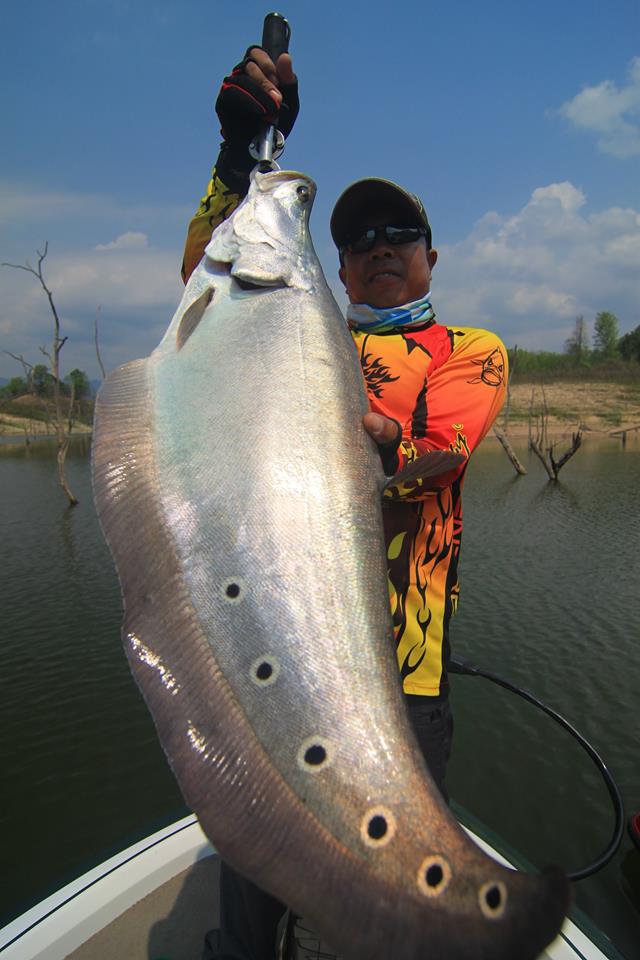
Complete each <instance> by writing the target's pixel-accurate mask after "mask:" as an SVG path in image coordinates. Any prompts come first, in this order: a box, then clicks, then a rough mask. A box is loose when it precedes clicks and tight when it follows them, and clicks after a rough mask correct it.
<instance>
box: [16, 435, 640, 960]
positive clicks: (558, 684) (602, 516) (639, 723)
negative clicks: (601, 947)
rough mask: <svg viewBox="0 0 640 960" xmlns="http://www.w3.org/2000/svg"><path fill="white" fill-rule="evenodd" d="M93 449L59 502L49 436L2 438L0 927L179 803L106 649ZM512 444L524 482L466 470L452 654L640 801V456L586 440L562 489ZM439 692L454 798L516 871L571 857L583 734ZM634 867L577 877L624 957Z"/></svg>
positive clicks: (584, 857)
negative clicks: (516, 688)
mask: <svg viewBox="0 0 640 960" xmlns="http://www.w3.org/2000/svg"><path fill="white" fill-rule="evenodd" d="M88 444H89V441H88V440H87V439H81V440H80V441H76V442H74V444H73V446H72V449H71V451H70V453H69V456H68V461H67V463H68V476H69V482H70V484H71V487H72V489H73V490H74V492H76V494H77V496H78V498H79V500H80V503H79V505H78V506H77V507H75V508H73V509H72V508H69V507H68V506H67V504H66V500H65V498H64V496H63V494H62V492H61V491H60V490H59V488H58V487H57V480H56V473H55V461H54V459H53V457H54V456H55V445H52V444H45V443H37V444H33V445H32V446H31V447H30V448H29V449H28V450H25V449H24V445H21V444H18V443H13V444H4V443H3V444H0V494H1V495H0V537H1V542H2V561H3V562H2V567H1V570H2V581H1V589H2V597H3V621H2V623H3V630H2V638H3V641H2V642H3V653H4V669H3V688H2V698H1V703H2V707H1V709H2V722H1V723H0V749H1V751H2V769H3V773H4V777H3V780H4V783H5V784H6V785H7V786H6V790H5V791H4V796H3V801H4V802H3V804H2V805H0V825H1V829H2V836H1V837H0V847H1V849H2V854H1V855H2V857H3V858H4V859H5V862H4V863H3V867H2V876H3V878H5V880H6V879H8V880H9V883H8V884H7V890H6V892H5V894H4V896H3V898H2V903H3V907H4V911H3V919H4V920H7V919H8V918H9V917H10V916H12V915H14V914H15V913H17V912H18V911H19V910H20V909H23V908H25V907H26V906H28V905H30V903H31V902H33V900H35V899H37V898H40V897H41V896H43V895H44V894H45V893H47V892H50V891H51V890H52V889H55V888H56V887H58V886H59V885H60V884H62V883H63V882H66V881H67V880H69V879H71V877H73V876H75V875H77V874H78V873H79V872H81V871H83V870H84V869H87V868H88V867H90V866H91V865H93V864H94V863H96V862H99V861H100V860H101V859H103V858H104V857H105V856H107V855H109V854H110V853H112V852H114V851H115V850H117V849H120V848H121V847H123V846H124V845H125V844H126V843H128V842H130V841H132V840H133V839H135V838H136V837H140V836H143V835H145V834H146V833H148V832H150V831H151V829H154V828H155V827H156V826H157V825H158V824H159V823H161V822H168V821H170V820H171V819H173V818H175V817H177V816H179V815H180V814H181V813H182V812H183V809H184V808H183V806H182V801H181V798H180V795H179V792H178V790H177V787H176V785H175V783H174V781H173V778H172V776H171V774H170V772H169V770H168V767H167V765H166V762H165V760H164V756H163V754H162V751H161V749H160V747H159V745H158V743H157V740H156V737H155V732H154V729H153V725H152V723H151V720H150V718H149V715H148V713H147V711H146V708H145V706H144V704H143V702H142V698H141V697H140V695H139V694H138V692H137V689H136V688H135V686H134V684H133V681H132V680H131V677H130V674H129V670H128V666H127V664H126V660H125V657H124V655H123V653H122V650H121V647H120V642H119V623H120V593H119V587H118V583H117V579H116V575H115V572H114V568H113V565H112V562H111V558H110V556H109V553H108V550H107V547H106V545H105V543H104V541H103V539H102V536H101V534H100V531H99V528H98V523H97V519H96V516H95V512H94V508H93V503H92V496H91V488H90V480H89V464H88V458H87V454H88ZM517 452H518V455H519V456H520V457H521V459H522V460H523V462H524V463H525V465H526V467H527V469H528V470H529V474H528V475H527V476H526V477H517V476H516V475H515V474H514V472H513V469H512V467H511V465H510V464H509V462H508V460H507V459H506V457H505V455H504V453H503V451H502V449H501V448H500V447H499V446H498V444H489V443H487V444H485V445H484V446H483V447H482V448H481V449H480V450H479V451H478V452H477V453H476V455H475V457H474V461H473V463H472V465H471V467H470V469H469V472H468V477H467V483H466V488H465V531H464V538H463V551H462V563H461V582H462V599H461V604H460V610H459V613H458V615H457V617H456V619H455V623H454V624H453V627H452V639H453V643H454V646H455V648H456V649H457V650H459V652H460V653H462V654H463V655H465V656H467V657H468V658H469V659H471V660H475V661H477V662H479V663H481V664H482V665H483V666H485V667H486V668H488V669H490V670H493V671H495V672H497V673H501V674H502V675H504V676H506V677H508V678H509V679H511V680H513V681H515V682H517V683H520V684H521V685H522V686H524V687H526V688H528V689H530V690H532V691H533V692H534V693H535V694H536V695H538V696H539V697H541V698H542V699H543V700H545V701H546V702H548V703H549V704H550V705H551V706H553V707H555V708H556V709H557V710H559V711H560V712H561V713H563V714H564V715H565V716H566V717H567V719H569V720H570V721H571V722H572V723H574V724H575V725H576V726H577V727H578V728H579V729H580V730H581V732H583V733H584V734H585V735H586V736H587V737H588V738H590V739H591V740H592V741H593V744H594V746H595V747H596V748H597V749H598V750H599V751H600V752H601V753H602V755H603V757H604V758H605V760H606V762H607V764H608V766H609V767H610V769H611V770H612V772H613V773H614V775H615V777H616V779H617V781H618V783H619V785H620V787H621V789H622V792H623V795H624V797H625V801H626V803H627V805H628V807H629V810H631V809H638V808H640V763H639V762H638V742H639V740H640V711H639V710H638V681H639V679H640V643H639V642H638V641H639V640H640V607H639V604H638V601H637V583H638V572H639V565H638V553H639V547H640V516H639V513H638V508H637V488H638V477H639V475H640V470H639V468H640V448H639V447H638V446H637V445H636V446H631V445H628V446H627V449H626V450H624V451H623V450H622V449H621V448H620V447H619V446H618V445H615V444H613V443H611V444H606V445H604V446H596V445H594V444H590V443H587V444H586V445H585V447H584V448H583V449H582V450H581V451H580V452H579V453H578V454H577V456H576V457H575V458H574V459H573V460H572V461H571V462H570V463H569V464H568V465H567V466H566V467H565V468H564V470H563V471H562V474H561V480H560V482H558V483H557V484H551V483H549V482H547V479H546V474H544V472H543V469H542V466H541V465H540V464H539V463H538V462H537V461H536V460H535V459H533V458H529V457H528V455H527V453H526V451H525V450H524V448H523V449H518V451H517ZM453 696H454V704H455V715H456V738H455V743H454V756H453V759H452V766H451V775H450V786H451V790H452V794H453V796H454V797H455V798H456V799H457V800H458V801H459V802H460V803H461V804H462V805H463V806H465V807H467V808H469V809H470V810H472V811H473V812H474V813H476V815H477V816H478V817H479V818H480V819H482V820H483V821H484V822H485V823H487V824H488V825H489V826H490V827H492V828H493V829H494V830H495V831H496V832H497V833H499V834H500V835H501V836H503V837H504V838H505V839H506V840H507V841H508V842H509V843H510V844H511V845H512V846H514V847H516V848H518V849H519V850H521V851H522V853H523V854H524V855H525V856H526V857H528V858H529V859H530V860H531V861H532V862H534V863H536V864H538V865H542V864H543V863H546V862H550V861H555V862H560V863H561V864H563V865H564V866H565V867H567V868H570V869H573V868H576V867H581V866H583V865H584V864H585V863H586V862H587V861H588V860H590V859H591V858H592V857H593V856H595V855H596V854H597V853H598V852H599V851H600V850H601V849H602V848H603V847H604V846H605V844H606V842H607V840H608V838H609V835H610V832H611V829H612V815H611V812H610V805H609V801H608V797H607V794H606V791H605V788H604V786H603V784H602V782H601V780H600V778H599V775H598V774H597V772H596V771H595V768H594V767H593V766H592V765H591V763H590V761H589V760H588V759H587V758H586V757H585V755H584V754H583V752H582V751H581V750H580V748H579V747H578V745H577V744H576V743H575V742H574V741H573V740H571V739H570V737H569V736H568V735H567V734H566V733H564V732H563V731H561V730H560V728H559V727H556V726H555V725H554V724H553V723H552V721H551V720H549V719H548V718H546V717H544V715H542V714H541V713H540V712H539V711H536V710H535V709H534V708H533V707H531V706H529V705H527V704H526V703H524V702H523V701H521V700H519V699H517V698H515V697H514V696H513V695H511V694H509V693H508V692H506V691H504V690H501V689H499V688H497V687H495V686H493V685H490V684H488V683H487V682H485V681H483V680H480V679H473V678H467V677H455V678H453ZM639 861H640V853H639V852H637V851H635V849H633V848H632V847H631V843H630V841H629V840H628V839H627V838H626V837H625V841H624V845H623V849H622V850H621V852H620V853H619V854H618V856H617V857H616V858H615V860H614V861H613V862H612V863H611V864H610V865H609V866H608V867H607V868H606V869H605V870H604V871H603V872H602V873H600V874H598V875H597V876H596V877H594V878H592V879H589V880H587V881H583V882H581V883H580V884H579V885H577V893H578V903H579V904H580V905H582V906H583V907H584V909H585V910H586V911H587V912H588V913H589V914H590V915H591V916H592V917H593V918H594V919H595V920H596V921H597V922H598V923H599V925H600V926H602V927H603V928H604V929H605V931H606V932H607V933H608V934H609V935H610V936H611V937H612V939H613V940H614V942H615V943H616V944H617V945H618V946H619V948H620V949H621V950H622V951H623V952H625V953H626V954H627V956H628V957H629V958H632V957H633V956H638V955H639V954H638V951H637V943H638V942H640V938H639V933H640V927H639V919H638V912H639V907H638V904H639V882H640V877H639V874H640V869H639ZM634 951H635V952H634Z"/></svg>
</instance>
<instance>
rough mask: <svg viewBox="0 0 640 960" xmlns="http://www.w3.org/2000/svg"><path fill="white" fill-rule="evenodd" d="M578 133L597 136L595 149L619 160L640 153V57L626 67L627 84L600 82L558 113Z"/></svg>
mask: <svg viewBox="0 0 640 960" xmlns="http://www.w3.org/2000/svg"><path fill="white" fill-rule="evenodd" d="M557 112H558V113H559V114H560V115H561V116H563V117H565V118H566V119H567V120H569V122H570V123H572V124H574V126H576V127H578V128H579V129H581V130H586V131H588V132H590V133H594V134H596V135H597V136H598V141H597V143H598V147H599V149H600V150H602V151H603V153H610V154H612V155H613V156H614V157H620V158H622V159H624V158H626V157H633V156H636V155H637V154H640V123H639V121H640V57H634V59H633V60H632V61H631V64H630V66H629V82H628V83H627V85H626V86H623V87H621V88H620V89H618V87H617V86H616V85H615V83H614V82H613V81H612V80H603V81H602V82H601V83H598V84H596V85H595V86H593V87H585V88H584V89H583V90H581V91H580V93H578V94H576V96H575V97H574V98H573V99H572V100H567V101H566V102H565V103H563V104H562V106H561V107H560V108H559V110H558V111H557Z"/></svg>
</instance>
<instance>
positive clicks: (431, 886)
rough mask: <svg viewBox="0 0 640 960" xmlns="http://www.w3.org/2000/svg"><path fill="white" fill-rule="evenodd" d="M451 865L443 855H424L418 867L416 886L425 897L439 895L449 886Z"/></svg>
mask: <svg viewBox="0 0 640 960" xmlns="http://www.w3.org/2000/svg"><path fill="white" fill-rule="evenodd" d="M451 876H452V874H451V867H450V866H449V863H448V862H447V860H445V858H444V857H439V856H431V857H425V859H424V860H423V861H422V863H421V864H420V867H419V869H418V887H419V888H420V891H421V893H423V894H424V895H425V897H439V896H440V895H441V894H442V893H444V891H445V890H446V889H447V887H448V886H449V882H450V880H451Z"/></svg>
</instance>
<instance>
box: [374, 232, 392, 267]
mask: <svg viewBox="0 0 640 960" xmlns="http://www.w3.org/2000/svg"><path fill="white" fill-rule="evenodd" d="M392 256H393V250H392V249H391V244H390V243H389V241H388V240H387V238H386V237H385V235H384V234H383V233H379V234H378V236H377V237H376V242H375V243H374V245H373V246H372V247H371V250H370V251H369V259H370V260H376V259H378V257H392Z"/></svg>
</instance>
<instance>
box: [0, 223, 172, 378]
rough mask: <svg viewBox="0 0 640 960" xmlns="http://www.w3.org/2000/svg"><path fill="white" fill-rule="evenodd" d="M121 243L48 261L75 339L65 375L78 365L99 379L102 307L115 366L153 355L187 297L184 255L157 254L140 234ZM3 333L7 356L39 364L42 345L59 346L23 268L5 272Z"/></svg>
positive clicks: (106, 345) (4, 365)
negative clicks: (97, 330) (96, 328)
mask: <svg viewBox="0 0 640 960" xmlns="http://www.w3.org/2000/svg"><path fill="white" fill-rule="evenodd" d="M130 236H131V235H130ZM144 239H145V243H146V237H145V238H144ZM119 240H121V238H118V239H117V240H116V241H114V242H113V243H112V244H105V245H104V248H103V249H101V250H97V249H92V250H88V251H78V252H73V253H65V254H62V255H56V254H54V253H51V254H50V255H49V256H48V257H47V260H46V261H45V262H44V273H45V278H46V282H47V285H48V286H49V288H50V289H51V290H52V291H53V295H54V300H55V304H56V308H57V310H58V313H59V314H60V317H61V323H62V333H63V335H68V337H69V340H68V343H67V344H66V345H65V347H64V353H63V357H62V361H63V368H64V369H65V370H66V369H67V368H69V369H71V368H72V367H74V366H77V367H80V369H84V370H87V372H89V374H90V376H94V375H95V374H96V371H97V361H96V357H95V350H94V346H93V325H94V319H95V317H96V314H97V311H98V308H100V342H101V352H102V356H103V359H104V361H105V365H106V366H107V367H108V369H113V367H115V366H117V365H118V364H120V363H123V362H125V361H126V360H130V359H132V358H134V357H140V356H146V355H147V354H149V353H150V352H151V350H153V348H154V347H155V346H156V345H157V343H158V342H159V340H160V337H161V335H162V333H163V332H164V329H165V328H166V327H167V326H168V324H169V321H170V319H171V317H172V315H173V312H174V310H175V308H176V306H177V304H178V302H179V299H180V296H181V295H182V290H183V287H182V282H181V280H180V263H181V251H179V250H174V251H164V250H157V249H155V248H153V247H149V246H146V245H145V243H143V242H142V239H141V238H140V237H138V239H137V240H135V241H133V242H132V241H131V240H129V241H127V240H125V241H123V242H122V243H120V242H119ZM0 332H1V333H2V337H1V340H0V351H1V350H9V351H11V352H12V353H15V354H24V356H25V357H26V358H27V359H28V360H30V362H32V363H35V362H38V357H39V356H40V353H39V348H40V346H42V345H44V344H46V343H49V342H50V341H51V337H52V318H51V313H50V310H49V306H48V302H47V299H46V297H45V295H44V293H43V291H42V289H41V288H40V286H39V284H38V281H37V280H36V278H35V277H32V276H30V275H29V274H27V273H25V272H24V271H22V270H9V269H4V270H2V271H0ZM0 360H1V361H2V362H1V364H0V374H1V375H2V376H11V375H13V369H12V362H11V361H10V360H9V358H8V357H6V356H2V357H0Z"/></svg>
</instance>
